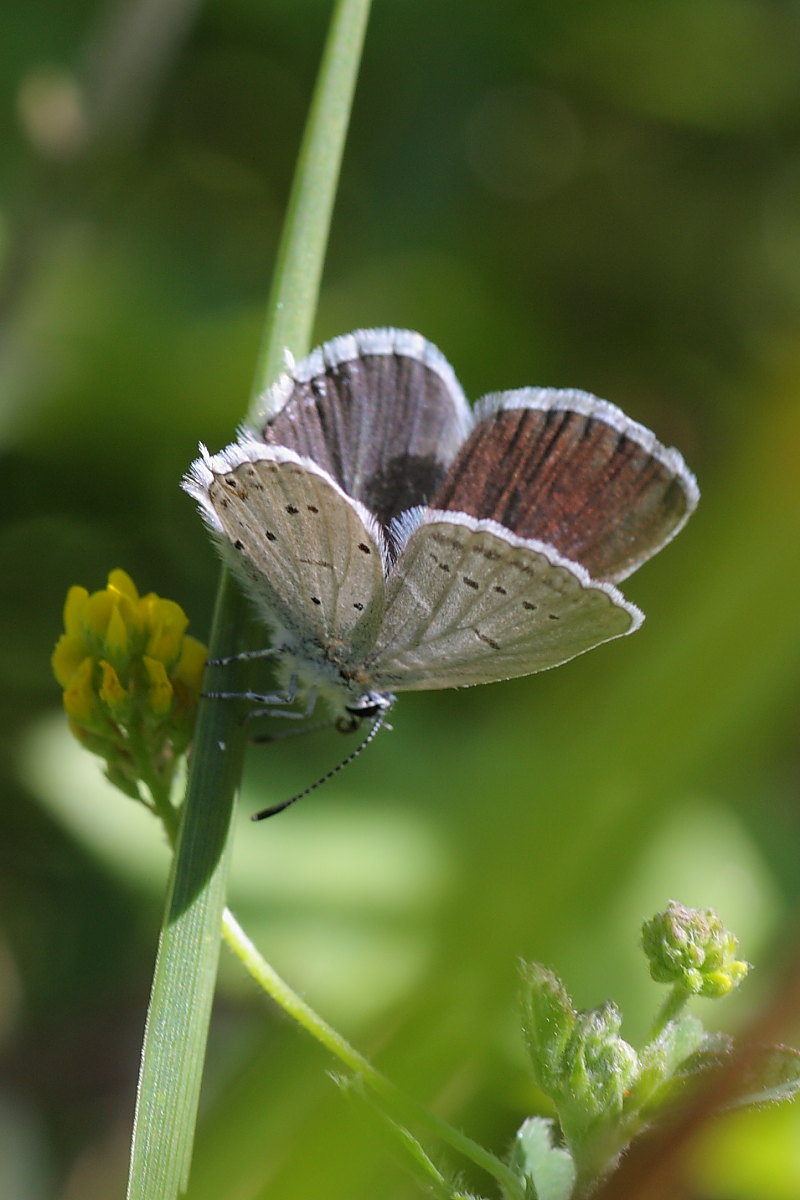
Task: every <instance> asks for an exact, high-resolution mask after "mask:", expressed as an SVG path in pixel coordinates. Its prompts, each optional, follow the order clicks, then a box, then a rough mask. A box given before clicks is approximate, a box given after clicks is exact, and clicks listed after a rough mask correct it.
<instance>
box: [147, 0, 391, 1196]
mask: <svg viewBox="0 0 800 1200" xmlns="http://www.w3.org/2000/svg"><path fill="white" fill-rule="evenodd" d="M368 12H369V0H337V3H336V6H335V10H334V13H333V16H332V19H331V25H330V31H329V35H328V39H327V43H326V48H325V52H324V55H323V60H322V65H321V68H320V74H319V78H318V83H317V87H316V89H315V93H314V98H313V101H312V105H311V110H310V113H309V117H308V122H307V126H306V132H305V135H304V138H303V144H302V148H301V152H300V157H299V160H298V165H297V170H296V174H295V182H294V186H293V189H292V195H291V199H290V203H289V211H288V213H287V218H286V222H285V225H284V231H283V236H282V241H281V246H280V251H279V254H278V264H277V268H276V272H275V278H274V281H273V287H272V293H271V296H270V302H269V309H268V314H267V322H266V329H265V337H264V343H263V346H262V350H261V355H260V361H259V370H258V375H257V383H256V386H257V388H258V389H260V388H261V387H263V386H264V385H265V384H266V383H268V382H269V381H271V379H272V378H273V376H274V375H275V374H277V372H278V370H279V368H280V365H281V363H282V360H283V355H284V352H285V350H286V349H288V350H290V351H291V352H292V353H293V354H295V355H298V354H302V353H303V352H304V351H305V350H307V348H308V341H309V339H310V334H311V329H312V326H313V321H314V314H315V311H316V302H317V293H318V289H319V281H320V278H321V274H322V265H323V262H324V257H325V247H326V244H327V238H328V231H329V226H330V217H331V212H332V209H333V198H334V195H335V191H336V183H337V180H338V177H339V168H340V164H341V158H342V153H343V149H344V140H345V134H346V130H347V122H348V117H349V112H350V105H351V101H352V97H353V92H354V89H355V80H356V76H357V73H358V65H359V61H360V57H361V48H362V44H363V38H364V32H365V28H366V19H367V15H368ZM245 620H246V616H245V608H244V602H243V599H242V597H241V594H240V592H239V590H238V588H236V586H235V585H234V584H233V583H232V582H231V580H230V577H229V576H228V574H227V572H226V571H224V570H223V572H222V575H221V579H220V585H219V590H218V594H217V605H216V610H215V618H214V625H213V629H212V634H211V639H210V657H212V658H218V657H223V656H225V655H229V654H232V653H234V652H235V651H236V649H237V648H238V647H239V645H240V644H241V634H240V631H241V630H242V628H243V627H244V625H245ZM245 744H246V742H245V732H244V726H243V724H242V722H241V721H240V719H239V712H238V708H237V706H236V705H235V704H232V703H230V702H226V703H218V702H217V703H215V702H213V701H212V702H209V701H205V702H203V703H201V705H200V710H199V714H198V724H197V731H196V735H195V742H194V747H193V751H192V757H191V764H190V772H189V782H188V786H187V793H186V802H185V804H184V806H183V814H182V818H181V828H180V831H179V835H178V841H177V847H176V851H175V857H174V861H173V869H172V875H171V880H170V886H169V892H168V897H167V903H166V910H165V915H164V920H163V923H162V928H161V935H160V939H159V949H158V956H157V960H156V967H155V972H154V976H153V988H152V992H151V998H150V1006H149V1009H148V1015H147V1024H146V1028H145V1037H144V1044H143V1047H142V1064H141V1069H140V1075H139V1088H138V1092H137V1104H136V1118H135V1122H134V1131H133V1142H132V1146H131V1165H130V1174H129V1179H128V1200H175V1198H176V1197H178V1196H179V1195H180V1194H181V1193H182V1192H183V1191H185V1189H186V1186H187V1182H188V1176H189V1167H190V1163H191V1154H192V1143H193V1139H194V1128H195V1123H196V1119H197V1103H198V1099H199V1094H200V1082H201V1079H202V1071H203V1062H204V1059H205V1045H206V1040H207V1036H208V1025H209V1021H210V1015H211V1002H212V998H213V993H214V985H215V980H216V972H217V964H218V959H219V946H220V938H219V930H220V924H221V920H222V913H223V908H224V903H225V889H226V879H227V869H228V858H229V851H230V840H231V839H230V822H231V815H232V811H233V796H234V792H235V789H236V786H237V784H238V781H239V778H240V776H241V768H242V763H243V759H244V750H245ZM154 799H155V797H154Z"/></svg>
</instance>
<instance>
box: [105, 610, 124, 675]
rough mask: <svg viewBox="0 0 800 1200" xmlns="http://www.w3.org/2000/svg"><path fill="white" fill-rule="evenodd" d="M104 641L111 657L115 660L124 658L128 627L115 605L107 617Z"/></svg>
mask: <svg viewBox="0 0 800 1200" xmlns="http://www.w3.org/2000/svg"><path fill="white" fill-rule="evenodd" d="M105 641H106V650H107V652H108V654H109V656H110V657H111V658H113V659H115V660H116V661H117V662H119V661H120V660H122V659H124V658H125V656H126V655H127V653H128V629H127V626H126V624H125V621H124V620H123V618H122V615H121V613H120V611H119V607H117V606H115V607H114V609H113V611H112V613H111V616H110V617H109V618H108V627H107V629H106V638H105Z"/></svg>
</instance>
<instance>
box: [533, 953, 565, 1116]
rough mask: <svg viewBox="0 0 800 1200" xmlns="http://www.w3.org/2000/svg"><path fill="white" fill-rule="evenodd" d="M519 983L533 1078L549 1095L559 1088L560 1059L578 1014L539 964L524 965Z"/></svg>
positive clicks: (556, 981)
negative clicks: (521, 987)
mask: <svg viewBox="0 0 800 1200" xmlns="http://www.w3.org/2000/svg"><path fill="white" fill-rule="evenodd" d="M522 980H523V995H522V1029H523V1033H524V1035H525V1040H526V1042H527V1046H528V1052H529V1054H530V1057H531V1065H532V1067H533V1077H534V1080H535V1081H536V1083H537V1085H538V1086H539V1087H540V1088H541V1089H542V1091H543V1092H545V1093H546V1094H547V1095H549V1096H552V1095H553V1094H554V1093H558V1092H559V1091H560V1090H561V1087H562V1074H563V1066H562V1057H563V1053H564V1049H565V1047H566V1045H567V1042H568V1041H569V1039H570V1036H571V1034H572V1032H573V1030H574V1028H575V1023H576V1021H577V1018H578V1014H577V1012H576V1011H575V1007H574V1005H573V1003H572V1001H571V1000H570V997H569V995H568V993H567V990H566V988H565V987H564V985H563V983H562V982H561V980H560V979H559V978H558V976H557V975H556V974H555V973H554V972H553V971H549V970H548V969H547V968H546V967H542V966H540V964H539V963H523V964H522Z"/></svg>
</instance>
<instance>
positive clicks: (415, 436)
mask: <svg viewBox="0 0 800 1200" xmlns="http://www.w3.org/2000/svg"><path fill="white" fill-rule="evenodd" d="M262 408H263V411H264V421H263V424H259V429H258V433H257V435H255V436H258V437H261V438H263V439H264V441H266V442H267V443H268V444H269V445H282V446H287V447H289V448H290V449H292V450H294V451H296V453H298V454H300V455H302V456H303V457H306V458H310V459H312V460H313V461H314V462H315V463H317V465H318V466H320V467H322V469H323V470H324V471H327V472H328V474H329V475H330V476H331V477H332V478H333V479H334V480H335V481H336V482H337V483H338V484H339V485H340V487H342V488H343V489H344V491H345V492H347V494H348V495H349V496H353V497H355V499H357V500H360V501H361V502H362V504H364V505H366V507H367V508H368V509H369V510H370V512H372V513H374V514H375V516H376V518H377V520H378V522H379V523H380V524H381V525H383V526H387V525H388V524H389V522H390V521H391V519H392V518H393V517H396V516H398V515H399V514H400V513H401V512H404V511H405V510H406V509H409V508H413V507H414V506H416V505H419V504H426V503H428V502H429V501H430V498H431V496H432V495H433V493H434V492H435V491H436V488H437V487H438V486H439V484H440V483H441V481H442V479H443V478H444V475H445V472H446V470H447V467H448V466H449V464H450V462H451V461H452V459H453V458H454V457H455V455H456V453H457V452H458V449H459V447H460V446H461V444H462V442H463V440H464V438H465V437H466V436H467V433H468V432H469V429H470V428H471V414H470V410H469V407H468V405H467V402H466V400H465V398H464V393H463V392H462V390H461V387H460V385H459V383H458V381H457V380H456V377H455V375H454V373H453V369H452V367H451V366H450V365H449V363H448V362H447V361H446V360H445V358H444V357H443V355H442V354H441V353H440V352H439V350H437V349H436V347H435V346H433V345H432V344H431V343H430V342H428V341H426V339H425V338H423V337H422V336H421V335H420V334H418V333H411V332H410V331H408V330H402V329H368V330H358V331H356V332H355V333H350V334H346V335H344V336H342V337H337V338H334V339H333V341H330V342H327V343H326V344H325V345H324V346H321V347H320V348H319V349H317V350H315V351H314V352H313V353H312V354H310V355H309V356H308V358H306V359H304V360H303V361H302V362H300V363H297V364H296V366H294V367H293V369H292V370H291V372H289V373H288V374H286V375H283V376H282V377H281V378H280V379H279V380H278V381H277V382H276V383H275V384H274V385H273V387H271V388H270V389H269V390H268V391H267V392H266V393H265V395H264V397H263V400H262Z"/></svg>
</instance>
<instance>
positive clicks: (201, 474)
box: [181, 437, 388, 574]
mask: <svg viewBox="0 0 800 1200" xmlns="http://www.w3.org/2000/svg"><path fill="white" fill-rule="evenodd" d="M255 462H275V463H295V464H296V465H297V466H298V467H301V468H302V469H303V470H304V471H306V472H308V474H310V475H316V476H317V477H318V478H320V479H323V480H324V481H325V482H326V483H327V484H328V486H329V487H330V488H332V490H333V491H334V492H335V493H336V494H337V495H338V496H339V497H340V498H341V499H342V500H344V501H345V503H346V504H349V505H350V507H351V508H352V509H354V510H355V512H356V514H357V516H358V517H359V518H360V520H361V522H362V524H363V525H364V528H365V529H366V531H367V533H368V534H369V536H370V537H371V538H372V540H373V542H374V543H375V545H376V547H377V548H378V551H379V553H380V556H381V563H382V564H383V570H384V574H385V573H386V570H387V562H388V554H387V547H386V538H385V537H384V534H383V531H382V530H381V527H380V525H379V524H378V522H377V521H376V519H375V517H374V516H373V515H372V513H371V512H370V511H369V509H368V508H367V507H366V506H365V505H363V504H362V503H361V502H360V501H359V500H354V499H353V497H352V496H348V494H347V492H345V491H344V489H343V488H341V487H340V486H339V484H338V483H337V482H336V480H335V479H333V478H332V476H331V475H329V474H328V472H327V471H324V470H323V469H322V468H321V467H319V466H318V465H317V464H316V463H315V462H314V461H313V460H312V459H310V458H305V457H304V456H303V455H301V454H296V453H295V451H294V450H289V449H288V447H286V446H268V445H266V444H265V443H264V442H261V441H258V440H257V439H255V438H246V437H242V438H240V439H239V440H238V441H236V442H231V444H230V445H229V446H225V447H224V448H223V449H222V450H220V451H219V453H218V454H209V452H208V450H207V448H206V447H205V446H204V445H203V443H202V442H201V443H200V457H199V458H196V459H195V460H194V462H193V463H192V465H191V466H190V468H189V470H188V472H187V473H186V475H184V477H183V479H182V481H181V487H182V488H183V490H184V491H185V492H188V494H189V495H190V496H192V497H193V498H194V499H195V500H196V501H197V504H198V506H199V508H200V513H201V516H202V517H203V520H204V521H205V523H206V525H208V527H209V529H210V530H211V531H212V533H214V534H216V535H218V536H221V537H222V538H223V540H225V538H226V534H225V532H224V530H223V528H222V525H221V523H220V520H219V517H218V516H217V513H216V511H215V509H214V506H213V504H212V503H211V500H210V497H209V488H210V487H211V484H212V483H213V481H214V479H215V478H217V477H218V476H220V475H228V474H230V472H231V471H234V470H236V468H237V467H241V466H243V465H244V464H245V463H255Z"/></svg>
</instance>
